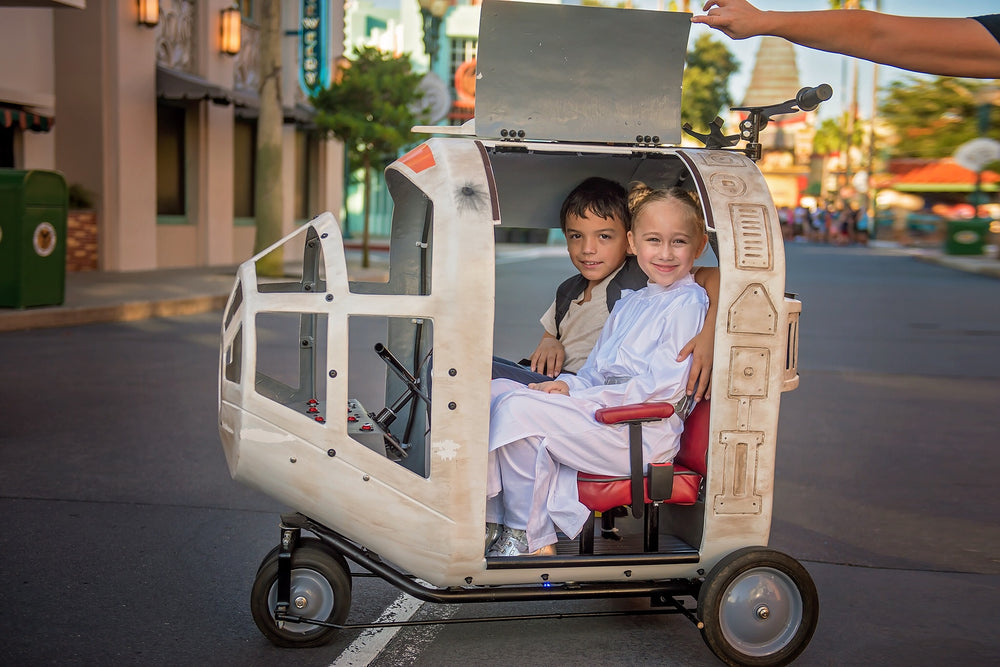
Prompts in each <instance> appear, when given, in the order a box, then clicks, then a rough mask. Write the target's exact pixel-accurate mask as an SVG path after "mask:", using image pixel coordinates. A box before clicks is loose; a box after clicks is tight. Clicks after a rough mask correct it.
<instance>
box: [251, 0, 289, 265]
mask: <svg viewBox="0 0 1000 667" xmlns="http://www.w3.org/2000/svg"><path fill="white" fill-rule="evenodd" d="M260 9H261V12H260V53H259V61H258V72H259V77H260V88H259V90H258V93H259V96H260V116H259V117H258V118H257V152H256V157H255V165H256V169H255V176H254V213H255V215H256V222H257V228H256V235H255V237H254V254H256V253H259V252H261V251H262V250H264V249H265V248H267V247H268V246H270V245H271V244H273V243H274V242H275V241H278V240H279V239H280V238H281V236H282V234H281V210H282V201H281V195H282V177H281V171H282V169H281V144H282V137H281V134H282V127H281V125H282V110H281V2H280V0H262V1H261V2H260ZM283 260H284V258H283V255H282V251H281V249H280V248H279V249H277V250H275V251H273V252H271V253H269V254H268V255H266V256H265V257H263V258H262V259H261V260H260V261H259V262H258V263H257V271H258V272H259V273H260V274H261V275H266V276H280V275H282V274H283V273H284V261H283Z"/></svg>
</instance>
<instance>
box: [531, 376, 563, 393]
mask: <svg viewBox="0 0 1000 667" xmlns="http://www.w3.org/2000/svg"><path fill="white" fill-rule="evenodd" d="M528 389H534V390H535V391H544V392H545V393H546V394H564V395H566V396H569V385H568V384H566V383H565V382H563V381H562V380H550V381H549V382H532V383H531V384H529V385H528Z"/></svg>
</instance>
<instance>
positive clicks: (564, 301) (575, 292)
mask: <svg viewBox="0 0 1000 667" xmlns="http://www.w3.org/2000/svg"><path fill="white" fill-rule="evenodd" d="M647 282H649V278H647V277H646V274H645V273H643V272H642V269H640V268H639V262H637V261H636V259H635V256H634V255H629V256H628V257H626V258H625V263H624V264H622V268H621V269H620V270H619V271H618V273H617V274H616V275H615V276H614V277H612V278H611V281H610V282H608V288H607V304H608V312H609V313H610V312H611V309H612V308H614V307H615V304H616V303H618V299H620V298H621V296H622V290H623V289H630V290H639V289H642V288H643V287H645V286H646V283H647ZM586 288H587V279H586V278H584V277H583V275H581V274H579V273H578V274H576V275H575V276H572V277H570V278H567V279H566V280H564V281H563V282H562V284H561V285H559V287H557V288H556V312H555V316H556V317H555V319H556V338H562V333H561V332H560V331H559V325H560V323H561V322H562V321H563V318H564V317H566V313H567V312H569V304H570V303H571V302H572V301H573V300H574V299H576V298H577V297H579V296H580V294H582V293H583V290H585V289H586Z"/></svg>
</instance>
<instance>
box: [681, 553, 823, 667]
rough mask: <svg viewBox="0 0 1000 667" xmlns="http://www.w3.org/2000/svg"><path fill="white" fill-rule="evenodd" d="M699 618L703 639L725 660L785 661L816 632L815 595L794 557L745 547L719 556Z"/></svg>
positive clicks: (705, 589)
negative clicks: (721, 556) (723, 556)
mask: <svg viewBox="0 0 1000 667" xmlns="http://www.w3.org/2000/svg"><path fill="white" fill-rule="evenodd" d="M765 612H766V614H767V615H766V616H763V614H764V613H765ZM698 619H699V620H700V621H702V623H703V627H702V629H701V636H702V638H703V639H704V640H705V643H706V644H708V647H709V648H710V649H711V650H712V653H714V654H715V655H716V656H717V657H718V658H719V659H720V660H722V661H723V662H725V663H726V664H728V665H753V666H763V665H766V666H772V665H787V664H788V663H790V662H791V661H792V660H794V659H795V658H797V657H798V656H799V654H801V653H802V651H804V650H805V648H806V646H807V645H808V644H809V640H810V639H812V636H813V632H815V631H816V624H817V623H818V622H819V595H818V594H817V592H816V585H815V584H814V583H813V580H812V577H810V576H809V573H808V572H807V571H806V569H805V568H804V567H803V566H802V565H801V564H800V563H799V562H798V561H797V560H795V559H794V558H792V557H791V556H787V555H785V554H783V553H781V552H779V551H774V550H772V549H765V548H762V547H747V548H745V549H740V550H738V551H734V552H733V553H731V554H729V555H728V556H726V557H725V558H723V559H722V560H721V561H719V562H718V563H717V564H716V566H715V567H714V568H712V571H711V572H710V573H709V574H708V576H707V577H706V578H705V583H703V584H702V586H701V590H700V591H699V593H698Z"/></svg>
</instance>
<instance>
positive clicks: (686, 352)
mask: <svg viewBox="0 0 1000 667" xmlns="http://www.w3.org/2000/svg"><path fill="white" fill-rule="evenodd" d="M697 340H698V337H697V336H695V337H694V338H692V339H691V340H689V341H688V342H687V344H686V345H685V346H684V347H682V348H681V351H680V352H679V353H678V354H677V361H679V362H680V361H684V360H685V359H687V358H688V357H689V356H691V355H692V354H693V353H694V348H695V343H696V342H697ZM691 373H692V375H693V374H694V367H692V368H691Z"/></svg>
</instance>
